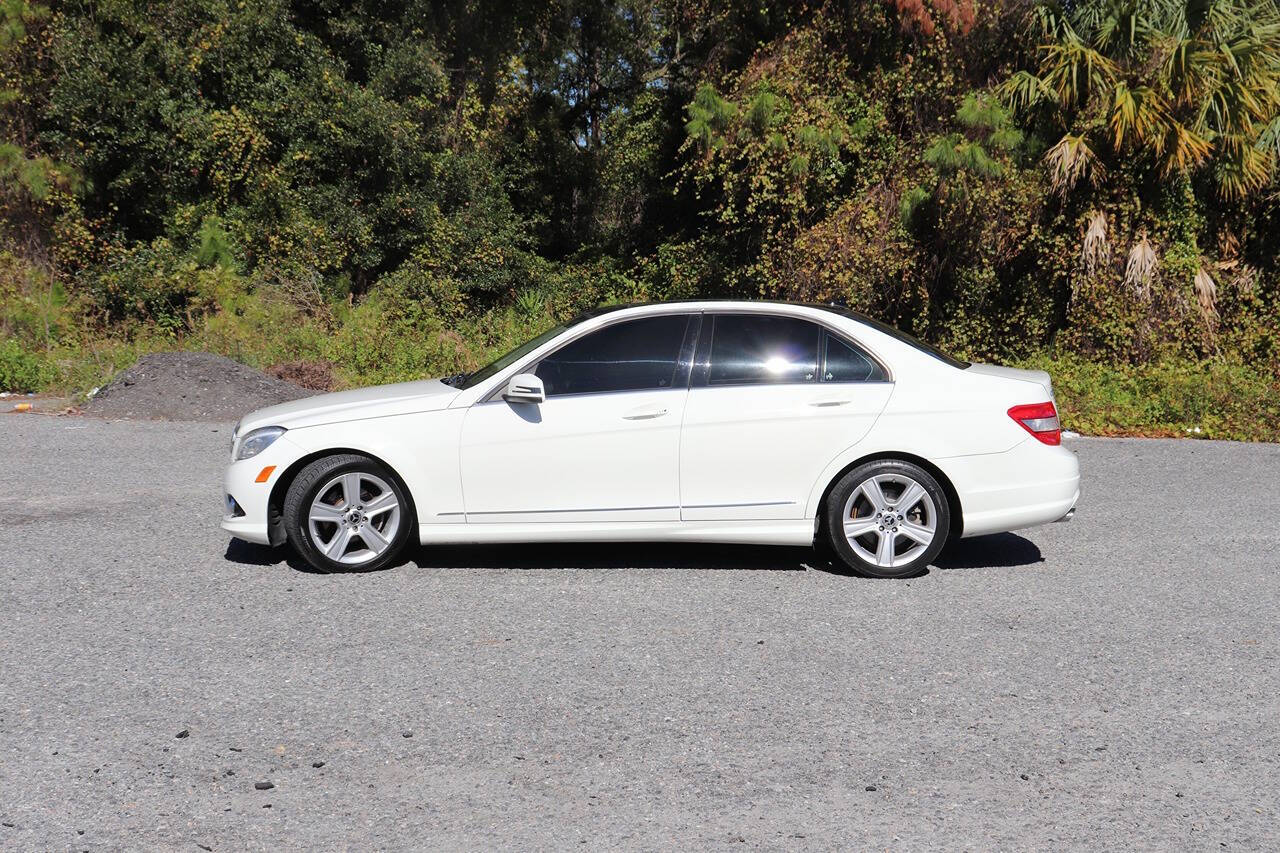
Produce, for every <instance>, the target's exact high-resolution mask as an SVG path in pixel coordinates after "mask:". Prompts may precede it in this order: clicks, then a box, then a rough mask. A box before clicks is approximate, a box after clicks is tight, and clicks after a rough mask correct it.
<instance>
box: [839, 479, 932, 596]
mask: <svg viewBox="0 0 1280 853" xmlns="http://www.w3.org/2000/svg"><path fill="white" fill-rule="evenodd" d="M874 478H885V479H884V480H877V481H876V483H872V484H871V485H872V486H876V485H878V484H881V483H883V485H884V486H886V487H887V488H885V489H881V493H882V494H883V495H884V496H885V497H886V498H887V499H888V500H887V501H886V502H885V506H886V507H893V508H894V513H893V514H892V517H891V523H892V524H894V525H902V526H901V527H896V526H895V527H890V528H887V529H886V528H885V527H884V526H881V525H879V524H878V521H879V520H880V519H879V517H878V516H876V515H873V514H870V513H872V512H873V511H874V506H873V504H872V502H871V501H870V499H869V498H868V497H867V496H866V494H865V493H864V492H863V491H862V486H863V484H864V483H867V482H868V481H870V480H873V479H874ZM894 478H901V481H902V485H903V486H905V485H906V482H907V481H915V483H917V484H919V485H920V487H921V488H922V489H923V490H924V493H925V496H927V498H928V500H927V501H926V500H924V499H923V498H917V499H916V500H915V501H913V502H912V505H911V506H909V507H898V506H897V504H896V502H895V500H894V498H895V497H900V496H902V494H903V492H905V488H904V489H903V490H902V491H899V492H897V493H896V494H895V493H894V491H893V489H894V487H895V486H896V485H897V484H898V481H897V480H895V479H894ZM855 495H856V497H855ZM851 497H854V505H853V506H852V507H850V498H851ZM846 507H850V510H849V511H850V516H851V517H853V518H858V519H862V520H864V521H865V523H866V524H867V525H873V526H872V527H871V528H870V529H869V530H868V531H867V532H866V533H864V534H862V535H860V536H855V537H854V540H855V541H856V542H857V544H858V546H859V547H860V548H861V549H862V551H863V552H871V550H872V549H871V547H870V546H871V545H872V543H875V546H876V548H877V549H878V548H879V544H880V542H881V541H883V537H884V536H885V535H886V534H887V535H889V536H890V537H891V543H892V544H891V545H890V546H889V547H892V548H894V549H895V551H894V557H895V559H894V560H893V561H892V563H893V564H892V565H891V566H884V565H877V563H876V562H874V558H875V556H876V553H872V554H871V556H872V559H870V560H869V559H867V557H866V556H864V554H863V553H859V550H858V549H857V548H855V547H854V543H853V542H851V541H850V540H849V539H848V538H846V536H845V524H844V522H845V511H846ZM898 510H902V513H899V512H898ZM882 512H883V510H882ZM930 512H931V513H932V518H928V517H927V513H930ZM855 513H856V515H855ZM903 514H905V515H904V517H903V520H902V521H898V520H897V519H898V518H899V516H900V515H903ZM823 521H824V527H825V529H826V544H827V545H828V546H829V547H830V549H831V551H832V552H834V555H835V557H836V559H837V562H838V563H843V564H844V565H845V566H846V567H847V568H849V569H850V570H851V571H853V572H856V573H857V574H860V575H864V576H866V577H872V578H910V577H915V576H916V575H919V574H921V573H923V572H924V571H925V569H926V568H927V567H928V565H929V563H930V562H932V561H933V559H934V558H935V557H937V556H938V552H939V551H941V550H942V548H943V546H944V545H945V544H946V542H947V536H948V535H950V533H951V507H950V504H948V502H947V495H946V492H944V491H943V490H942V486H940V485H939V484H938V481H937V479H936V478H934V476H933V475H932V474H930V473H929V472H928V471H926V470H925V469H923V468H921V467H920V466H919V465H914V464H912V463H910V462H903V461H899V460H882V461H878V462H868V463H866V464H865V465H859V466H858V467H857V468H854V469H853V470H852V471H850V472H849V473H847V474H845V475H844V476H843V477H841V478H840V480H839V481H838V482H837V483H836V485H835V487H834V488H832V490H831V493H830V494H829V495H828V496H827V503H826V508H825V516H824V519H823ZM903 521H905V522H908V523H910V524H911V525H913V526H912V527H911V528H910V529H911V530H912V531H913V532H918V531H919V529H920V528H921V527H927V524H928V522H932V525H933V538H932V540H931V541H929V543H928V544H927V545H925V544H922V543H920V542H918V541H916V540H914V539H913V538H912V537H911V536H909V535H907V534H903V533H895V531H897V530H906V529H908V527H907V525H904V524H903ZM881 531H885V532H883V533H882V532H881ZM877 553H878V551H877ZM898 554H901V557H900V559H901V560H902V562H898V560H897V558H898Z"/></svg>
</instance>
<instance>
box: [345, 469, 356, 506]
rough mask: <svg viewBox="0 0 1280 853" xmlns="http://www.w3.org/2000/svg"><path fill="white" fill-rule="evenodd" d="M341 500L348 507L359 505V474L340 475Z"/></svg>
mask: <svg viewBox="0 0 1280 853" xmlns="http://www.w3.org/2000/svg"><path fill="white" fill-rule="evenodd" d="M342 498H343V500H345V501H346V502H347V505H348V506H355V505H356V504H358V503H360V475H359V474H343V475H342Z"/></svg>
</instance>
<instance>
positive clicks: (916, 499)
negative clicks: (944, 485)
mask: <svg viewBox="0 0 1280 853" xmlns="http://www.w3.org/2000/svg"><path fill="white" fill-rule="evenodd" d="M924 494H925V492H924V487H923V486H921V485H920V484H919V483H917V482H915V481H914V480H911V481H908V483H907V487H906V488H905V489H903V490H902V497H900V498H898V501H897V504H896V508H897V510H898V512H900V513H902V514H903V515H906V513H907V510H909V509H911V508H912V507H913V506H915V505H916V504H918V503H920V499H921V498H922V497H924Z"/></svg>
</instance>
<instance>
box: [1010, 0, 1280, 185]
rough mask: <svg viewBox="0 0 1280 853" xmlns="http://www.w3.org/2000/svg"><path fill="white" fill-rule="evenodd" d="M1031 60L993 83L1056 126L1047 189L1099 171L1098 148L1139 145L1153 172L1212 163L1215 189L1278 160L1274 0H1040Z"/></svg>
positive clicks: (1258, 180) (1279, 31) (1278, 47)
mask: <svg viewBox="0 0 1280 853" xmlns="http://www.w3.org/2000/svg"><path fill="white" fill-rule="evenodd" d="M1032 28H1033V30H1034V32H1035V36H1036V38H1037V40H1038V42H1039V45H1038V47H1037V50H1036V54H1037V55H1036V57H1035V60H1036V68H1035V70H1034V71H1032V70H1021V71H1018V72H1016V73H1015V74H1014V75H1013V76H1012V77H1010V78H1009V79H1008V80H1007V81H1005V83H1004V84H1003V86H1002V93H1003V95H1004V96H1005V97H1006V98H1007V99H1008V101H1009V103H1010V104H1011V105H1012V106H1013V107H1014V108H1015V109H1016V110H1018V111H1019V112H1021V113H1023V114H1028V113H1039V114H1040V116H1041V117H1042V118H1045V119H1047V120H1048V121H1049V122H1051V123H1052V125H1053V126H1056V127H1057V128H1058V130H1059V131H1060V132H1061V133H1062V136H1061V138H1060V139H1059V141H1058V142H1057V143H1056V144H1055V145H1053V146H1052V147H1051V148H1050V149H1049V152H1048V154H1047V155H1046V162H1047V164H1048V166H1049V169H1050V175H1051V177H1052V180H1053V183H1054V186H1055V188H1057V189H1058V190H1060V191H1063V192H1065V191H1067V190H1069V189H1070V188H1071V187H1072V186H1073V185H1074V184H1075V183H1076V182H1077V181H1078V180H1079V179H1080V178H1082V177H1084V176H1086V175H1089V176H1090V177H1092V178H1093V179H1094V180H1096V179H1097V178H1098V177H1100V175H1101V173H1102V170H1103V169H1104V168H1105V167H1104V160H1105V157H1104V155H1105V154H1107V153H1110V154H1111V155H1113V156H1122V155H1126V154H1139V155H1142V156H1147V157H1149V158H1150V160H1151V162H1152V164H1153V165H1154V166H1155V168H1156V169H1158V171H1159V173H1160V174H1162V175H1168V174H1170V173H1175V172H1180V173H1187V172H1190V171H1192V170H1195V169H1199V168H1210V169H1212V173H1213V177H1214V180H1215V183H1216V185H1217V187H1218V190H1219V192H1220V193H1221V194H1222V195H1224V196H1226V197H1229V198H1240V197H1243V196H1246V195H1249V194H1251V193H1255V192H1257V191H1258V190H1260V189H1262V188H1264V187H1266V186H1267V185H1268V184H1269V183H1270V182H1271V180H1272V178H1273V176H1274V175H1275V170H1276V163H1277V160H1278V159H1280V8H1278V7H1277V0H1084V2H1068V0H1042V2H1040V3H1038V4H1037V5H1036V6H1035V7H1034V13H1033V15H1032Z"/></svg>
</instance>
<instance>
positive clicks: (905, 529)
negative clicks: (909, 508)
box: [898, 521, 934, 545]
mask: <svg viewBox="0 0 1280 853" xmlns="http://www.w3.org/2000/svg"><path fill="white" fill-rule="evenodd" d="M898 529H899V530H900V531H901V532H902V534H903V535H904V536H906V537H908V538H910V539H914V540H915V541H917V542H919V543H920V544H921V545H928V544H929V543H930V542H932V541H933V533H934V531H933V528H932V527H925V526H924V525H923V524H916V523H915V522H914V521H903V522H902V523H901V524H899V525H898Z"/></svg>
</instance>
